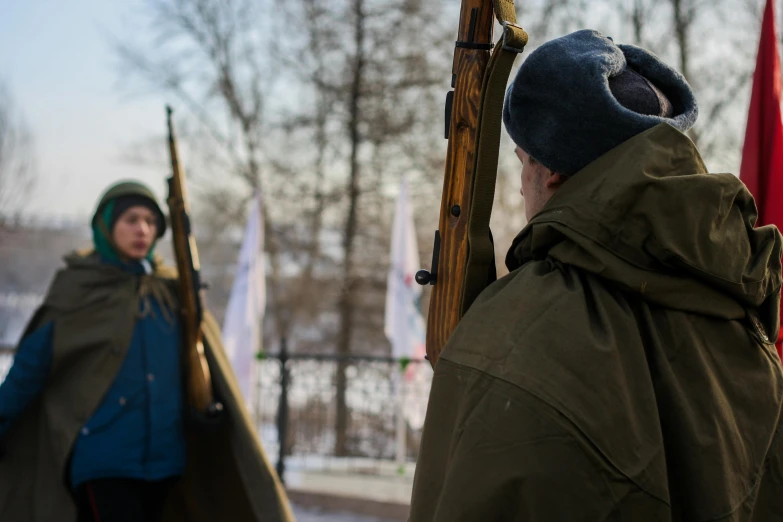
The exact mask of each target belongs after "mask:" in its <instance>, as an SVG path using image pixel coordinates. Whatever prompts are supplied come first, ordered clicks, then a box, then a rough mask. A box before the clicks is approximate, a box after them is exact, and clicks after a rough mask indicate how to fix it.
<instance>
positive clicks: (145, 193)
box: [91, 181, 166, 238]
mask: <svg viewBox="0 0 783 522" xmlns="http://www.w3.org/2000/svg"><path fill="white" fill-rule="evenodd" d="M123 196H137V197H142V198H145V199H148V200H150V201H151V202H152V203H153V206H154V207H155V210H157V213H158V221H159V223H160V224H159V226H158V237H159V238H160V237H163V234H165V233H166V216H165V214H163V210H161V208H160V204H159V203H158V198H156V197H155V194H154V193H153V192H152V190H150V188H149V187H147V186H146V185H144V184H142V183H139V182H138V181H121V182H119V183H117V184H115V185H112V186H111V187H109V188H108V190H106V192H104V194H103V196H102V197H101V200H100V201H99V202H98V206H97V207H96V208H95V213H94V214H93V215H92V220H91V224H92V226H93V227H95V225H96V223H97V221H98V218H99V217H100V216H101V215H102V214H103V209H104V208H105V207H106V205H107V204H108V203H109V202H111V201H113V200H115V199H117V198H120V197H123ZM107 226H108V225H107Z"/></svg>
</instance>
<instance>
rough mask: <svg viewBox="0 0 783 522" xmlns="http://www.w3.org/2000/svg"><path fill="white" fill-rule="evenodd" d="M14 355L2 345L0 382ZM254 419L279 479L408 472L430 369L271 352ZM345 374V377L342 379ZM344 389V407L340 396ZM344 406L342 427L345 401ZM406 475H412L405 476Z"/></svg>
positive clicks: (264, 362)
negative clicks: (288, 475)
mask: <svg viewBox="0 0 783 522" xmlns="http://www.w3.org/2000/svg"><path fill="white" fill-rule="evenodd" d="M12 361H13V351H12V349H10V348H8V347H5V348H4V347H0V382H2V380H3V379H4V378H5V375H6V373H7V371H8V369H9V368H10V366H11V364H12ZM255 371H256V377H257V378H256V383H257V387H256V390H255V392H256V394H255V397H254V399H253V403H254V404H253V405H252V409H251V411H252V415H253V418H254V422H255V424H256V427H257V430H258V433H259V436H260V438H261V442H262V444H263V446H264V448H265V449H266V451H267V454H268V455H269V457H270V459H272V461H273V462H274V463H276V466H277V470H278V473H279V474H280V476H281V477H282V478H285V476H286V473H287V472H292V471H296V472H307V473H329V474H335V473H346V474H369V475H393V474H401V473H409V472H410V470H408V469H407V468H408V467H410V466H411V465H412V464H413V463H415V461H416V458H417V456H418V450H419V444H420V440H421V429H422V425H423V423H424V414H425V411H426V406H427V399H428V397H429V387H430V380H431V378H432V370H431V368H430V365H429V363H428V362H426V361H423V360H422V361H404V360H398V359H393V358H390V357H375V356H358V355H347V356H339V355H334V354H298V353H296V354H290V355H289V354H288V353H287V352H286V351H285V350H284V349H283V350H281V351H280V352H279V353H275V354H267V355H266V356H264V357H263V358H262V359H261V360H259V361H258V362H257V363H256V367H255ZM341 376H344V377H343V378H342V379H341ZM341 387H342V389H344V394H342V395H343V396H344V401H340V400H339V395H341V394H340V393H338V390H339V389H340V388H341ZM341 402H342V403H343V404H344V409H343V410H342V411H343V413H344V414H343V415H342V419H343V420H342V422H338V417H340V415H339V414H338V410H340V409H341V408H340V406H339V404H340V403H341ZM406 470H407V472H406Z"/></svg>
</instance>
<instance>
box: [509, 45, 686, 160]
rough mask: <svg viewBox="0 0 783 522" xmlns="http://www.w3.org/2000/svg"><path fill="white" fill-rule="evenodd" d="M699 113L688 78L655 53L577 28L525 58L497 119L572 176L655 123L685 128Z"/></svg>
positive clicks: (537, 153)
mask: <svg viewBox="0 0 783 522" xmlns="http://www.w3.org/2000/svg"><path fill="white" fill-rule="evenodd" d="M698 113H699V110H698V107H697V106H696V99H695V98H694V96H693V91H692V90H691V88H690V86H689V85H688V82H687V81H685V78H683V76H682V75H681V74H679V73H678V72H677V71H675V70H674V69H672V68H671V67H669V66H668V65H666V64H665V63H663V62H662V61H661V60H660V59H659V58H658V57H657V56H655V55H654V54H652V53H651V52H649V51H647V50H645V49H642V48H640V47H635V46H633V45H616V44H615V43H614V42H613V41H612V39H611V38H607V37H606V36H603V35H602V34H601V33H599V32H597V31H591V30H582V31H577V32H575V33H572V34H569V35H567V36H563V37H561V38H557V39H555V40H552V41H550V42H547V43H545V44H544V45H542V46H541V47H539V48H538V49H536V50H535V51H533V52H532V53H531V54H530V55H529V56H528V57H527V59H526V60H525V62H524V63H523V64H522V66H521V67H520V69H519V72H518V73H517V75H516V78H515V79H514V81H513V83H512V84H511V86H510V87H509V89H508V91H507V93H506V100H505V105H504V107H503V122H504V124H505V126H506V130H507V131H508V133H509V135H510V136H511V139H513V140H514V142H515V143H516V144H517V145H518V146H519V147H520V148H521V149H522V150H524V151H525V152H526V153H527V154H529V155H530V156H531V157H533V158H534V159H535V160H537V161H538V162H540V163H541V164H543V165H544V166H546V167H547V168H548V169H550V170H553V171H555V172H558V173H560V174H565V175H569V176H570V175H573V174H576V173H577V172H578V171H580V170H581V169H582V168H584V167H585V166H587V165H588V164H589V163H591V162H592V161H594V160H595V159H597V158H598V157H600V156H602V155H603V154H605V153H607V152H609V151H610V150H611V149H613V148H614V147H616V146H618V145H620V144H621V143H623V142H625V141H627V140H629V139H630V138H632V137H634V136H636V135H637V134H639V133H641V132H644V131H645V130H647V129H650V128H652V127H654V126H656V125H658V124H660V123H668V124H669V125H671V126H673V127H675V128H676V129H679V130H680V131H682V132H685V131H687V130H688V129H690V128H691V127H692V126H693V124H694V123H696V118H697V116H698Z"/></svg>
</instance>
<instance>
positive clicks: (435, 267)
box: [416, 0, 527, 367]
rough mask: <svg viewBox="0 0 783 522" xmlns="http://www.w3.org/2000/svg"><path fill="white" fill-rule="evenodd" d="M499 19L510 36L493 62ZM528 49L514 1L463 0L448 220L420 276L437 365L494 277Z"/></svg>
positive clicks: (444, 203)
mask: <svg viewBox="0 0 783 522" xmlns="http://www.w3.org/2000/svg"><path fill="white" fill-rule="evenodd" d="M493 14H494V15H495V16H494V17H496V18H497V19H498V21H499V22H500V23H501V24H502V26H503V35H502V39H501V40H500V42H498V46H497V47H495V50H494V51H493V52H492V55H491V56H490V51H491V50H492V49H493V45H492V29H493V25H494V17H493ZM526 43H527V34H526V33H525V32H524V30H522V28H521V27H519V26H517V25H516V14H515V11H514V3H513V0H462V4H461V12H460V22H459V31H458V40H457V42H456V46H455V51H454V64H453V68H452V82H451V85H452V87H453V88H454V90H453V91H452V92H450V93H449V94H448V96H447V98H446V124H447V135H446V137H447V138H448V140H449V146H448V153H447V158H446V170H445V175H444V180H443V195H442V199H441V207H440V221H439V225H438V231H437V232H436V233H435V245H434V249H433V256H432V268H431V272H428V271H426V270H421V271H419V272H418V273H417V274H416V281H417V282H418V283H419V284H422V285H426V284H430V285H434V286H433V289H432V295H431V298H430V308H429V313H428V317H427V357H428V359H429V360H430V364H432V365H433V367H434V365H435V363H436V362H437V360H438V356H439V355H440V352H441V351H442V350H443V347H444V346H445V345H446V342H447V341H448V339H449V337H450V336H451V334H452V332H453V331H454V329H455V328H456V327H457V323H459V321H460V319H461V318H462V316H463V314H464V313H465V312H466V311H467V309H468V307H470V305H471V304H472V302H473V300H474V299H475V297H476V296H477V295H478V293H479V292H480V291H481V290H482V289H483V288H484V287H485V286H486V285H487V284H489V282H490V281H491V280H492V279H494V257H493V256H492V253H491V250H492V246H491V240H490V232H489V213H490V211H491V208H492V198H493V196H494V188H495V179H496V175H497V152H498V148H499V140H500V117H501V111H502V102H503V92H504V91H505V84H506V81H507V79H508V75H509V72H510V70H511V66H512V65H513V61H514V57H515V56H516V54H519V53H520V52H522V50H523V49H524V46H525V44H526ZM493 149H494V150H493ZM488 257H489V259H488Z"/></svg>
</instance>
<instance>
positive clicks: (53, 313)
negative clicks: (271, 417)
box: [0, 255, 293, 522]
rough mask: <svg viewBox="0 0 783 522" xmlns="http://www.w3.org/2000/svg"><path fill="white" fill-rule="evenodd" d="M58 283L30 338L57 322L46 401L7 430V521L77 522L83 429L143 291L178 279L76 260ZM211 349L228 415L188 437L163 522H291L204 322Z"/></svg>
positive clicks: (0, 490)
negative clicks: (71, 477) (73, 475)
mask: <svg viewBox="0 0 783 522" xmlns="http://www.w3.org/2000/svg"><path fill="white" fill-rule="evenodd" d="M67 263H68V265H67V267H66V268H65V269H63V270H61V271H60V272H58V274H57V275H56V277H55V280H54V282H53V283H52V286H51V288H50V290H49V293H48V295H47V297H46V299H45V301H44V304H43V305H42V307H41V308H40V309H39V310H38V312H37V313H36V314H35V316H34V317H33V320H32V321H31V323H30V325H29V326H28V331H29V330H31V329H33V328H36V327H38V326H40V325H42V324H44V323H47V322H49V321H54V334H53V335H54V339H53V357H52V367H51V371H50V375H49V378H48V381H47V384H46V386H45V388H44V391H43V392H42V393H41V395H40V396H39V397H38V398H37V399H36V400H35V401H34V402H33V404H32V405H31V406H30V407H28V408H27V410H26V411H25V412H24V413H23V414H22V415H21V416H20V418H19V419H17V420H16V421H15V422H14V424H13V425H12V426H11V428H10V429H9V431H8V433H7V434H6V437H5V440H4V442H5V446H6V455H5V458H4V459H3V460H0V520H2V521H6V520H8V521H12V520H13V521H14V522H75V521H76V510H75V506H74V504H73V501H72V499H71V496H70V493H69V491H68V486H67V483H66V477H67V465H68V458H69V454H70V451H71V447H72V445H73V443H74V441H75V439H76V437H77V434H78V432H79V429H80V428H81V426H83V424H84V423H85V422H86V421H87V419H89V417H90V415H91V414H92V412H93V411H94V410H95V409H96V408H97V406H98V405H99V403H100V400H101V398H102V397H103V394H104V393H105V392H106V390H107V389H108V387H109V385H110V384H111V382H112V381H113V379H114V376H115V375H116V374H117V371H118V370H119V367H120V364H121V363H122V360H123V358H124V357H125V353H126V350H127V348H128V346H129V345H130V341H131V335H132V332H133V328H134V322H135V319H136V313H137V310H138V300H139V292H140V288H142V287H144V288H148V289H149V288H152V287H156V286H157V287H158V288H160V287H161V285H164V286H167V287H170V286H172V285H173V284H174V282H175V280H174V279H173V277H174V276H175V274H173V273H172V272H171V271H167V270H164V269H161V270H159V271H157V272H156V275H155V276H154V277H152V276H136V275H133V274H129V273H127V272H124V271H122V270H120V269H118V268H115V267H113V266H110V265H105V264H101V263H99V262H98V261H97V260H96V259H95V257H94V256H80V255H76V256H72V257H70V258H68V259H67ZM204 334H205V343H204V344H205V350H206V353H207V358H208V361H209V366H210V370H211V373H212V378H213V383H214V387H215V392H216V394H217V395H218V397H219V398H220V399H221V401H222V402H223V403H224V405H225V408H226V416H225V418H224V421H223V422H222V423H221V424H220V425H219V427H218V428H217V429H216V430H213V432H209V433H207V432H204V431H203V430H193V429H191V430H189V433H188V436H187V439H188V457H187V458H188V460H187V465H186V470H185V475H184V477H183V480H182V481H181V483H180V484H179V485H178V487H177V489H176V490H175V491H174V493H173V494H172V496H171V501H170V503H169V509H168V513H167V515H166V518H165V520H166V522H179V521H182V522H185V521H188V522H191V521H192V522H199V521H203V522H207V521H222V520H226V521H229V520H230V521H232V522H233V521H236V522H245V521H247V522H287V521H292V520H293V516H292V515H291V511H290V507H289V505H288V500H287V498H286V494H285V492H284V490H283V489H282V487H281V484H280V481H279V480H278V477H277V475H276V474H275V472H274V471H273V470H272V468H271V466H270V465H269V462H268V461H267V459H266V457H265V455H264V452H263V450H262V448H261V446H260V443H259V440H258V436H257V435H256V433H255V430H254V429H253V426H252V423H251V421H250V419H249V416H248V413H247V411H246V409H245V406H244V403H243V401H242V398H241V394H240V392H239V390H238V388H237V385H236V382H235V378H234V375H233V372H232V369H231V366H230V363H229V362H228V359H227V358H226V355H225V353H224V351H223V347H222V344H221V341H220V330H219V328H218V325H217V324H216V323H215V321H214V319H213V318H212V317H211V316H210V315H208V314H207V315H206V318H205V324H204Z"/></svg>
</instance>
